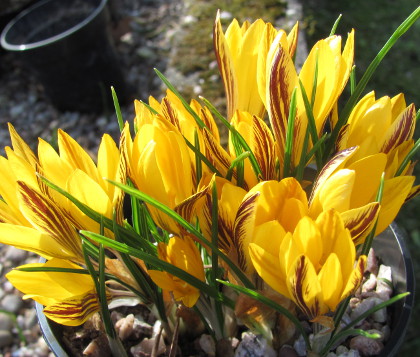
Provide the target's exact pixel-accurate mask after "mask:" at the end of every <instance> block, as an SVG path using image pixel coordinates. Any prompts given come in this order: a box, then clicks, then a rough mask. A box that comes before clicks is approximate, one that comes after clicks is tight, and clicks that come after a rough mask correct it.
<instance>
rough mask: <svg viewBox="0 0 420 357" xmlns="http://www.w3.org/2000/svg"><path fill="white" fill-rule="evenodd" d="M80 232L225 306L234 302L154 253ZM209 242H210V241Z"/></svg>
mask: <svg viewBox="0 0 420 357" xmlns="http://www.w3.org/2000/svg"><path fill="white" fill-rule="evenodd" d="M81 234H83V235H84V236H85V237H87V238H89V239H91V240H93V241H95V242H98V243H100V244H103V245H104V246H106V247H108V248H111V249H115V250H116V251H118V252H121V253H127V254H129V255H131V256H133V257H136V258H138V259H141V260H144V262H145V263H147V264H150V265H152V266H154V267H156V268H157V269H162V270H164V271H166V272H168V273H169V274H172V275H174V276H176V277H178V278H180V279H182V280H183V281H185V282H186V283H187V284H190V285H192V286H194V287H196V288H197V289H199V290H200V291H201V292H202V293H203V294H205V295H208V296H210V297H212V298H214V299H216V300H219V301H221V302H222V303H223V304H226V305H227V306H229V307H231V308H233V306H234V302H233V301H232V300H231V299H229V298H228V297H226V296H225V295H223V294H222V293H220V292H219V291H217V289H214V288H213V287H211V286H209V285H208V284H206V283H205V282H203V281H201V280H200V279H198V278H196V277H195V276H193V275H191V274H189V273H188V272H186V271H184V270H182V269H180V268H178V267H177V266H175V265H173V264H170V263H167V262H165V261H163V260H160V259H159V258H157V257H156V256H154V255H150V254H148V253H145V252H143V251H141V250H139V249H136V248H133V247H130V246H128V245H127V244H124V243H120V242H116V241H115V240H113V239H110V238H107V237H104V236H102V235H100V234H97V233H93V232H87V231H81ZM209 243H210V242H209ZM210 244H211V243H210Z"/></svg>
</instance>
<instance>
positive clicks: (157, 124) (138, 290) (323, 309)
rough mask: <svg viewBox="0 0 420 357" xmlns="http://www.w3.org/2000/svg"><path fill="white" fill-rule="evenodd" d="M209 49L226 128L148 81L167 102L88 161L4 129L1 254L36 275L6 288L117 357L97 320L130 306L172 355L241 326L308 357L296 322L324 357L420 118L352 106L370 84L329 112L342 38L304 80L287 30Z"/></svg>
mask: <svg viewBox="0 0 420 357" xmlns="http://www.w3.org/2000/svg"><path fill="white" fill-rule="evenodd" d="M416 16H417V17H419V16H420V10H419V9H417V10H416V11H415V12H414V13H413V15H412V16H411V17H409V18H408V19H407V20H406V22H405V23H404V24H403V25H402V27H400V28H399V29H397V31H396V33H397V34H398V35H401V34H402V33H403V32H404V31H406V30H407V29H408V28H409V27H410V26H411V25H412V23H413V18H415V17H416ZM213 36H214V49H215V54H216V59H217V64H218V66H219V70H220V74H221V80H222V81H223V84H224V88H225V90H226V103H227V113H226V118H225V117H224V116H223V114H222V113H220V112H219V111H218V110H217V109H216V108H215V107H214V106H213V105H212V104H211V103H210V102H209V101H208V100H206V99H205V98H200V99H201V100H202V102H200V101H198V100H196V99H193V100H191V101H187V100H185V99H184V98H183V97H182V96H181V94H180V93H179V92H178V91H177V90H176V86H174V85H172V84H171V83H169V81H168V80H167V79H166V78H165V77H164V76H163V75H162V74H161V73H160V72H159V71H156V72H157V74H158V75H159V76H160V78H161V79H162V80H163V81H164V83H165V84H167V85H168V90H167V92H166V95H165V96H164V97H163V98H162V100H161V101H158V100H156V99H155V98H153V97H150V98H149V100H148V103H144V102H140V101H135V103H134V107H135V118H134V120H133V121H132V122H127V123H123V121H122V119H121V113H120V112H119V109H118V108H119V107H118V105H116V108H117V114H118V115H117V116H118V118H119V126H120V129H121V137H120V143H119V145H117V144H116V143H115V142H114V140H113V139H112V138H111V137H110V136H109V135H107V134H105V135H104V136H103V137H102V140H101V143H100V146H99V150H98V153H97V158H96V160H95V159H93V158H91V157H90V156H89V154H88V153H87V152H86V151H85V150H83V149H82V148H81V147H80V145H79V144H78V143H77V142H76V141H75V140H74V139H73V138H71V137H70V135H68V134H67V133H65V132H64V131H62V130H59V131H58V148H57V149H55V148H54V147H53V146H52V145H51V144H49V143H47V142H46V141H44V140H42V139H40V141H39V144H38V154H37V155H35V153H34V152H33V151H32V150H31V149H30V147H29V145H27V143H25V142H24V141H23V140H22V139H21V138H20V136H19V135H18V133H17V132H16V131H15V130H14V128H13V126H12V125H9V131H10V136H11V139H12V146H13V147H12V148H9V147H7V148H6V149H5V151H6V155H7V157H0V179H1V182H2V185H0V195H1V200H0V242H1V243H5V244H10V245H14V246H16V247H18V248H21V249H26V250H28V251H31V252H35V253H37V254H39V255H40V256H41V257H42V258H43V259H44V260H43V262H40V263H37V264H29V265H24V266H21V267H17V268H16V269H15V270H13V271H11V272H9V273H8V274H7V277H8V279H9V280H10V281H11V282H12V284H13V285H14V286H16V288H18V289H19V290H21V291H22V292H23V293H24V294H25V296H24V297H25V298H32V299H34V300H36V301H38V302H39V303H40V304H42V305H44V306H45V308H44V313H45V314H46V315H47V316H48V317H49V318H50V319H52V320H54V321H56V322H58V323H60V324H63V325H70V326H75V325H81V324H83V323H84V322H86V321H87V320H88V319H89V318H90V317H91V316H92V315H93V314H97V313H99V314H100V315H101V317H102V321H103V324H104V330H105V331H106V334H107V336H108V340H109V344H110V346H111V350H112V352H113V354H114V355H115V356H125V355H126V352H125V350H124V348H123V345H122V344H121V343H120V341H119V339H118V338H117V334H116V332H115V330H114V326H113V323H112V321H111V318H110V311H109V304H110V303H113V302H115V301H116V300H118V303H119V304H121V303H123V304H124V301H127V304H128V301H129V302H130V304H131V303H132V301H133V299H134V300H135V301H136V302H138V303H139V304H143V305H144V306H146V307H147V308H149V310H150V312H151V313H152V314H154V315H155V316H156V318H158V319H159V320H160V321H161V323H162V327H163V329H164V330H165V333H164V334H162V335H159V336H160V337H161V338H166V341H165V342H166V343H167V344H168V345H171V346H172V347H174V346H175V347H176V346H177V341H176V339H177V336H178V335H179V334H180V333H182V331H183V328H182V327H181V326H185V325H188V326H189V333H191V326H192V323H191V322H192V321H200V323H197V324H196V325H197V326H198V325H199V326H200V329H197V331H198V330H199V331H201V328H204V327H205V328H206V329H207V332H208V333H209V334H210V335H211V336H212V337H213V338H214V340H215V341H216V343H219V341H226V340H227V339H229V338H233V337H239V335H238V333H239V332H238V331H241V329H238V328H237V325H238V324H241V323H242V322H243V323H244V324H245V325H246V326H247V327H248V328H249V329H251V330H252V331H254V332H256V333H259V334H262V335H263V336H264V338H266V339H268V344H272V343H273V341H275V342H276V343H278V341H283V342H286V341H287V340H288V339H290V338H292V337H293V335H294V331H296V330H299V333H300V334H301V335H302V337H303V339H304V340H305V342H306V348H307V350H308V352H309V351H312V349H313V346H312V344H311V341H310V339H309V336H308V331H307V329H306V328H305V327H304V324H303V323H302V321H301V320H306V322H305V323H309V324H310V325H309V326H310V327H311V328H312V330H313V332H317V331H318V330H319V326H321V325H322V326H324V327H326V328H327V329H328V333H329V334H330V335H328V336H332V339H331V340H330V341H328V338H326V340H325V343H324V345H323V346H321V347H320V348H319V346H318V347H317V349H316V351H315V352H317V353H318V352H319V351H322V353H324V355H326V354H327V353H328V352H329V349H330V347H331V346H332V345H333V344H334V343H335V341H338V340H340V339H344V338H346V337H347V336H348V334H349V328H350V327H349V326H351V324H350V325H345V324H344V325H343V324H342V325H341V326H339V323H340V320H341V317H342V314H341V313H342V312H343V311H345V309H346V304H347V302H348V298H349V297H350V296H351V295H352V294H353V293H354V292H355V291H356V290H357V289H358V288H359V286H360V284H361V282H362V280H363V275H364V270H365V267H366V259H367V258H366V255H367V253H368V252H369V249H370V247H371V244H372V239H374V238H375V237H376V236H377V235H378V234H379V233H380V232H382V231H383V230H384V229H385V228H386V227H387V226H388V225H389V224H390V223H391V221H392V220H393V219H394V218H395V217H396V216H397V214H398V211H399V210H400V208H401V206H402V205H403V204H404V203H405V202H406V201H407V200H409V199H411V198H413V197H414V196H416V195H417V194H418V193H419V192H420V186H414V182H415V177H414V175H413V169H414V166H415V162H413V155H414V154H415V153H416V151H417V150H418V149H419V147H420V144H419V141H418V140H417V141H416V142H415V141H414V139H413V135H414V129H415V124H416V116H418V115H416V111H415V107H414V104H409V105H407V104H406V102H405V99H404V95H403V94H398V95H396V96H394V97H392V98H390V97H382V98H379V99H376V98H375V94H374V92H371V93H368V94H366V95H365V96H364V97H363V98H362V99H360V100H359V97H360V94H361V93H362V92H363V90H364V86H365V85H366V83H367V79H369V78H368V77H369V76H371V75H372V71H371V70H369V71H368V72H367V73H366V74H365V77H363V80H361V81H360V83H359V84H358V85H357V86H356V88H352V95H351V97H350V99H349V100H348V102H347V104H346V105H344V107H343V108H342V104H343V103H342V101H343V98H342V96H341V94H342V93H343V90H344V88H345V86H346V85H347V82H348V81H349V79H351V78H352V68H353V65H354V42H355V31H354V30H351V31H350V33H349V34H348V35H347V39H346V41H345V44H343V43H342V42H344V41H343V40H342V37H341V36H339V35H335V34H334V31H332V34H331V35H330V36H328V37H327V38H325V39H320V40H319V41H318V42H317V43H316V44H315V45H314V46H313V48H312V49H311V50H310V52H309V54H308V56H307V58H306V60H305V61H304V64H303V66H302V68H301V69H297V68H296V66H295V63H294V55H295V51H296V46H297V39H298V25H297V24H296V25H295V26H294V27H293V28H292V29H291V30H290V31H285V30H277V29H275V28H274V27H273V25H271V24H269V23H266V22H264V21H263V20H261V19H259V20H257V21H255V22H253V23H250V22H244V23H243V24H242V25H240V23H239V22H238V21H237V20H236V19H235V20H233V21H232V22H231V24H230V25H229V26H228V27H227V30H226V31H223V26H222V22H221V19H220V15H219V14H218V15H217V17H216V21H215V26H214V30H213ZM396 37H397V36H396ZM393 38H395V36H394V37H393ZM392 44H393V42H392V41H390V42H388V43H387V44H386V46H385V50H386V51H387V50H389V48H390V46H392ZM386 51H385V52H386ZM376 65H377V61H376V62H374V63H373V65H372V66H376ZM352 79H354V78H352ZM354 82H355V81H354V80H353V81H352V84H354ZM113 96H114V99H115V103H117V97H116V94H115V93H114V92H113ZM216 120H220V123H221V124H222V125H224V126H225V127H226V128H227V129H228V131H229V134H228V137H227V138H226V139H227V141H228V144H227V145H223V144H222V141H223V140H222V138H221V137H220V133H219V129H218V126H217V124H216ZM375 239H381V238H380V237H377V238H375ZM404 296H405V295H404V294H402V295H400V296H398V297H396V298H395V300H397V299H401V298H403V297H404ZM127 298H128V299H129V300H124V299H127ZM386 304H387V303H385V305H386ZM388 304H389V303H388ZM278 313H280V314H281V318H279V317H278ZM286 320H287V321H286ZM292 324H293V325H294V328H295V329H284V326H286V325H288V326H290V325H292ZM286 330H287V331H286ZM279 331H280V332H279ZM282 331H285V332H284V334H285V335H284V336H277V335H276V334H278V333H282ZM290 331H292V332H290ZM352 333H362V332H359V331H358V330H352ZM362 334H363V335H365V336H371V337H375V336H373V335H369V333H367V332H363V333H362ZM162 336H165V337H162ZM328 336H327V337H328ZM160 337H159V338H160ZM171 339H172V340H171ZM273 346H274V347H276V346H275V343H273ZM181 348H182V346H181ZM174 350H175V349H174Z"/></svg>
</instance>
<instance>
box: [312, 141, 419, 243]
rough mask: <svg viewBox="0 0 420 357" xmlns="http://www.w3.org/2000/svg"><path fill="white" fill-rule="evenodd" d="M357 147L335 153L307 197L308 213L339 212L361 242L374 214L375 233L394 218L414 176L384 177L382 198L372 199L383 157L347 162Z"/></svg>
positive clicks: (380, 173) (368, 229)
mask: <svg viewBox="0 0 420 357" xmlns="http://www.w3.org/2000/svg"><path fill="white" fill-rule="evenodd" d="M356 152H357V147H353V148H350V149H346V150H343V151H341V152H339V153H337V154H336V155H335V156H334V157H333V158H332V159H331V160H330V161H329V162H328V163H327V164H326V165H325V167H324V168H323V170H322V171H321V172H320V174H319V176H318V178H317V181H316V182H315V184H314V188H313V190H312V195H311V197H310V202H309V205H310V211H309V212H310V213H309V214H310V216H311V217H313V218H316V217H317V216H318V215H319V214H320V213H321V212H323V211H327V210H329V209H332V208H333V209H335V210H337V211H338V212H340V213H341V215H342V218H343V219H344V222H345V225H346V227H348V228H349V229H350V230H351V233H352V236H353V239H354V241H355V243H356V244H361V243H363V241H364V239H365V238H366V236H367V234H368V233H369V232H370V230H371V228H372V225H373V223H374V222H375V220H376V218H377V217H378V224H377V228H376V232H375V233H376V234H379V233H380V232H382V231H383V230H384V229H385V228H386V227H387V226H388V225H389V224H390V223H391V222H392V220H393V219H394V218H395V216H396V215H397V213H398V211H399V210H400V208H401V206H402V205H403V203H404V201H405V200H406V199H407V197H408V196H409V194H410V191H411V189H412V187H413V184H414V179H415V178H414V176H398V177H394V178H389V179H385V181H384V188H383V195H382V200H381V203H380V209H379V203H378V202H376V195H377V193H378V190H379V187H380V184H381V176H382V173H383V172H384V171H385V168H386V163H387V156H386V154H384V153H378V154H375V155H370V156H367V157H364V158H362V159H360V160H358V161H355V162H353V163H350V164H349V165H347V160H348V159H349V158H351V157H352V155H353V154H354V153H356Z"/></svg>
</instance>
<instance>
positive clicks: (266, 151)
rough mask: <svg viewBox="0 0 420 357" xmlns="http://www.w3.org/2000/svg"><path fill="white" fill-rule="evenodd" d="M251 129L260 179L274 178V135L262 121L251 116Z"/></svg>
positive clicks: (275, 153)
mask: <svg viewBox="0 0 420 357" xmlns="http://www.w3.org/2000/svg"><path fill="white" fill-rule="evenodd" d="M252 129H253V132H254V136H253V140H254V145H253V147H254V155H255V157H256V159H257V162H258V164H259V165H260V168H261V171H262V175H263V177H262V178H260V179H262V180H274V179H276V178H277V177H276V158H277V155H278V153H277V152H276V145H275V141H274V137H273V135H272V133H271V131H270V129H269V128H268V126H267V125H266V124H265V122H264V121H262V120H261V119H259V118H258V117H256V116H254V117H253V125H252Z"/></svg>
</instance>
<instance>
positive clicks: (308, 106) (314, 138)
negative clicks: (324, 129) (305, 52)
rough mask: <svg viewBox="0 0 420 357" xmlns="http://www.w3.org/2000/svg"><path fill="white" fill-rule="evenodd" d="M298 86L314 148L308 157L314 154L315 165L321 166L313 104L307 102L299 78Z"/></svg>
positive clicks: (306, 96)
mask: <svg viewBox="0 0 420 357" xmlns="http://www.w3.org/2000/svg"><path fill="white" fill-rule="evenodd" d="M299 86H300V90H301V93H302V99H303V103H304V104H305V110H306V116H307V118H308V128H309V133H310V134H311V139H312V145H313V149H314V148H316V150H314V151H313V153H312V154H311V155H310V156H309V157H310V158H311V157H312V156H313V155H315V160H316V166H317V167H318V168H320V167H322V151H320V150H321V148H322V146H321V145H322V142H321V143H319V141H320V140H319V139H318V130H317V128H316V122H315V117H314V113H313V110H312V107H313V106H312V105H311V104H310V103H309V99H308V95H307V94H306V90H305V87H304V86H303V83H302V81H301V80H299ZM304 154H305V155H306V151H302V155H304ZM306 161H308V160H306Z"/></svg>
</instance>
